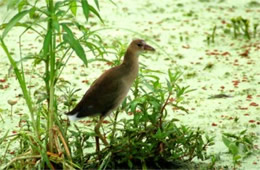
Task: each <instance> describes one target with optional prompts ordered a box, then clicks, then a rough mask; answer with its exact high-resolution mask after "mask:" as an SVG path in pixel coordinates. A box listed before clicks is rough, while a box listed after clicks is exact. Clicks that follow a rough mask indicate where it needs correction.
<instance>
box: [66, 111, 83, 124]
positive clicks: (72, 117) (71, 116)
mask: <svg viewBox="0 0 260 170" xmlns="http://www.w3.org/2000/svg"><path fill="white" fill-rule="evenodd" d="M77 115H78V112H77V113H76V114H74V115H68V118H69V120H70V121H73V122H74V121H77V120H79V119H80V118H78V117H77Z"/></svg>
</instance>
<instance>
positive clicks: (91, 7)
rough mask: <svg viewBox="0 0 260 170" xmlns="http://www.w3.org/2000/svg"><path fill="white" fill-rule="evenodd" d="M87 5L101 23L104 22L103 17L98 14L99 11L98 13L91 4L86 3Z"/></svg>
mask: <svg viewBox="0 0 260 170" xmlns="http://www.w3.org/2000/svg"><path fill="white" fill-rule="evenodd" d="M88 7H89V10H90V11H91V12H93V13H94V14H95V15H96V16H97V17H98V18H99V19H100V21H101V22H102V23H104V21H103V19H102V18H101V16H100V15H99V13H98V11H97V10H96V9H95V8H94V7H93V6H91V5H88Z"/></svg>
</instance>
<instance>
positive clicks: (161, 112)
mask: <svg viewBox="0 0 260 170" xmlns="http://www.w3.org/2000/svg"><path fill="white" fill-rule="evenodd" d="M171 95H172V93H169V94H168V97H167V99H166V100H165V102H164V104H163V106H162V109H161V111H160V118H159V127H160V129H161V131H162V130H163V128H162V118H163V111H164V110H165V107H166V106H167V104H168V101H169V99H170V97H171Z"/></svg>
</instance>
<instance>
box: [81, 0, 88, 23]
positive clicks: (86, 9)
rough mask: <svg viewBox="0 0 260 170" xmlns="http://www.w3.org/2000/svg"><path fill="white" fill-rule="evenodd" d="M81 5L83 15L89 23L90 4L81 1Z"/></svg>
mask: <svg viewBox="0 0 260 170" xmlns="http://www.w3.org/2000/svg"><path fill="white" fill-rule="evenodd" d="M81 5H82V9H83V13H84V15H85V18H86V20H87V21H88V17H89V10H90V9H89V4H88V1H87V0H81Z"/></svg>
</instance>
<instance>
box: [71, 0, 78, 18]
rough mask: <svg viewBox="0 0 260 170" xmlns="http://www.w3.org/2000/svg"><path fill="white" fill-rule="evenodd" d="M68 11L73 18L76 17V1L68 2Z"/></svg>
mask: <svg viewBox="0 0 260 170" xmlns="http://www.w3.org/2000/svg"><path fill="white" fill-rule="evenodd" d="M70 11H71V13H72V14H73V15H74V16H76V15H77V1H76V0H71V1H70Z"/></svg>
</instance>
